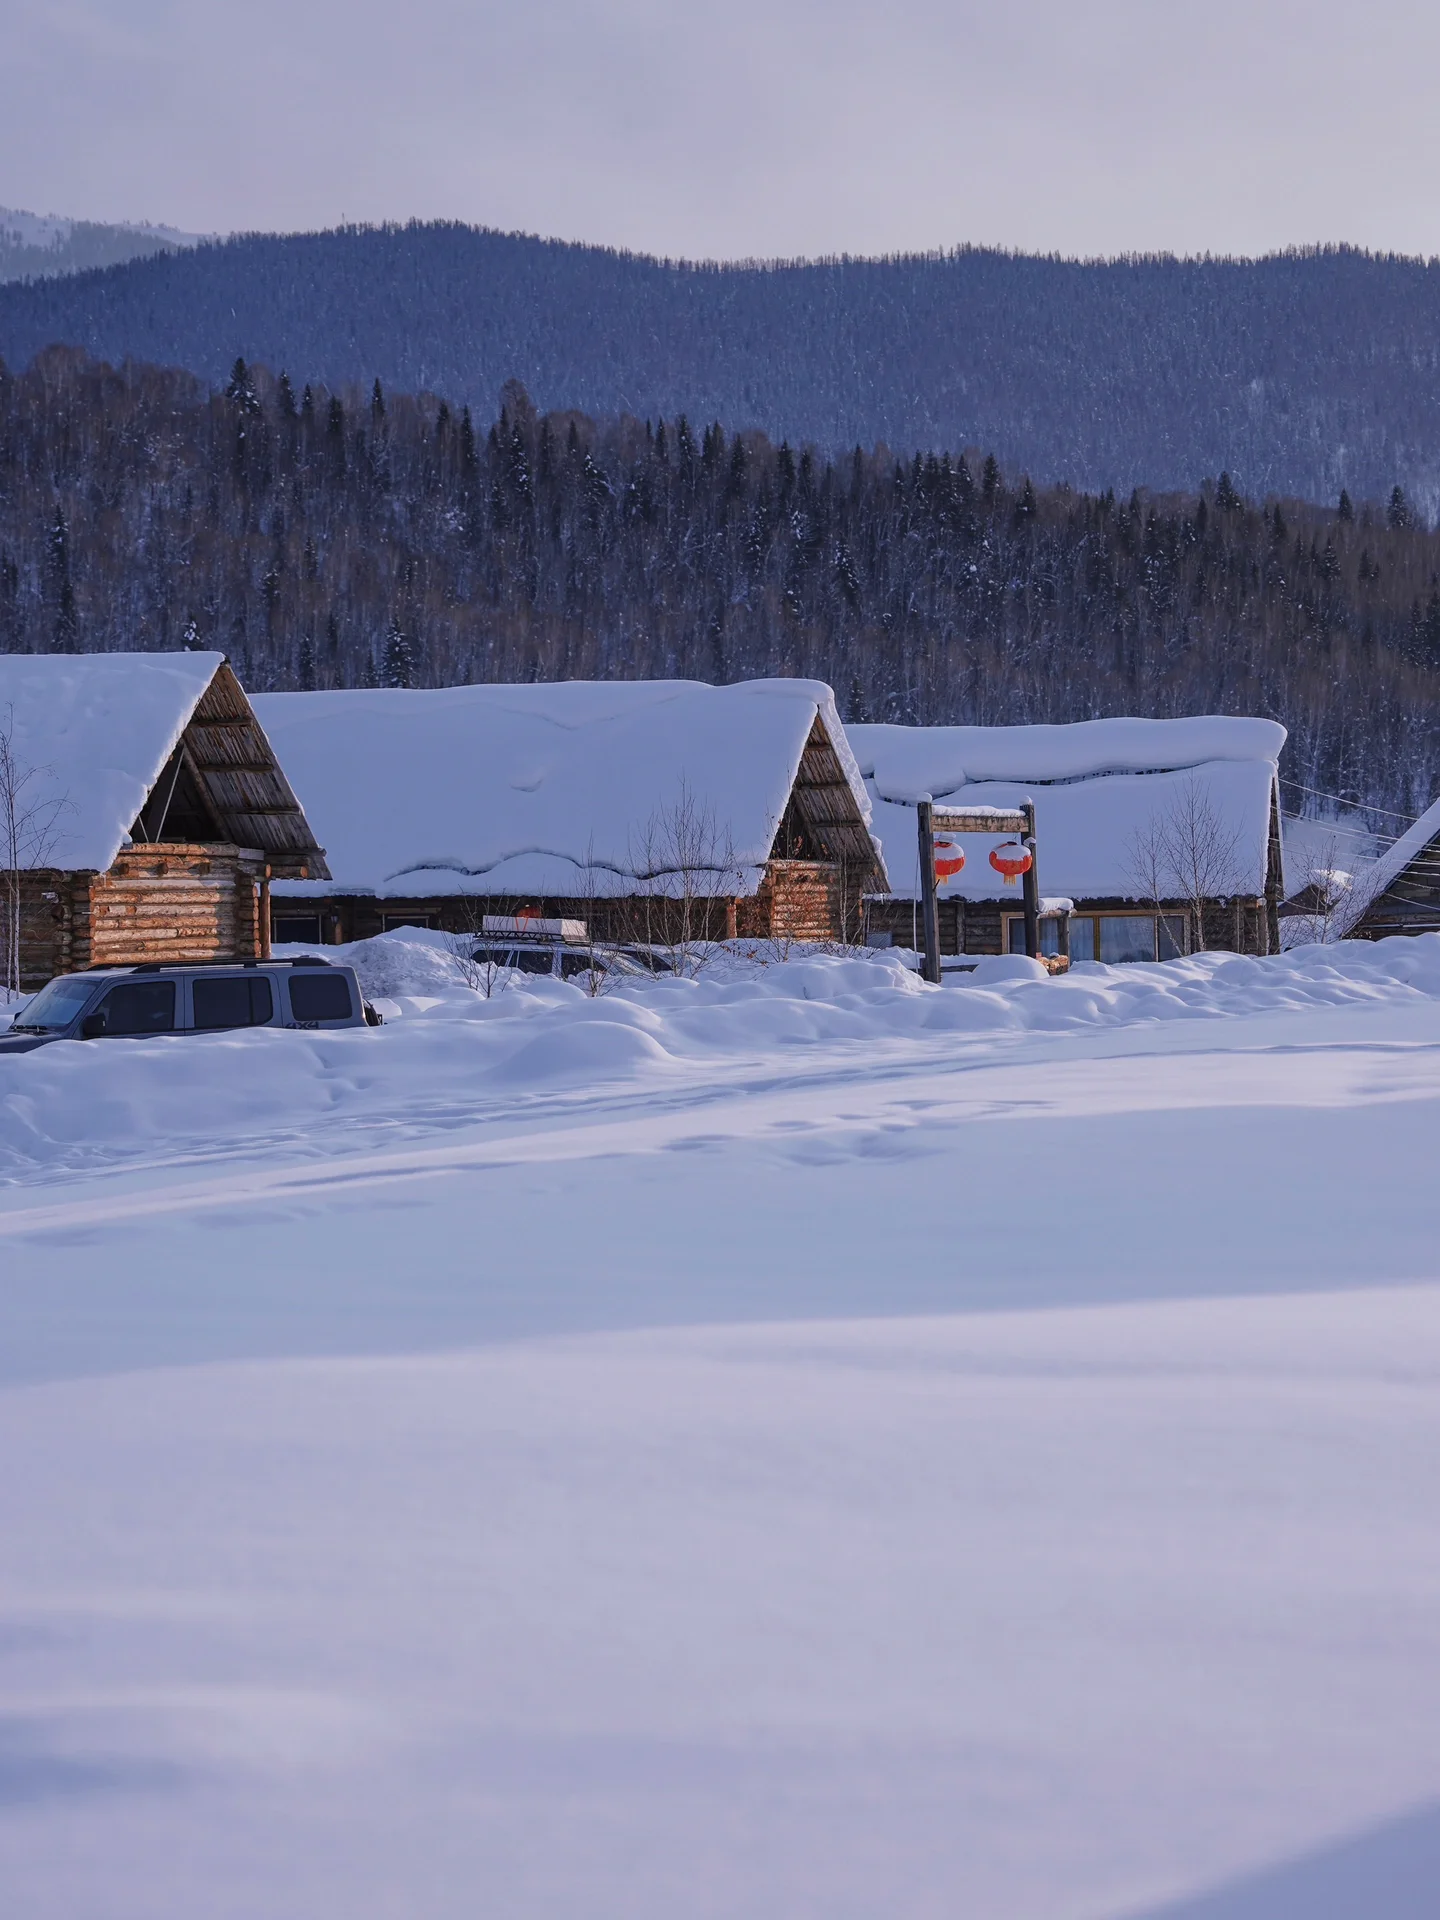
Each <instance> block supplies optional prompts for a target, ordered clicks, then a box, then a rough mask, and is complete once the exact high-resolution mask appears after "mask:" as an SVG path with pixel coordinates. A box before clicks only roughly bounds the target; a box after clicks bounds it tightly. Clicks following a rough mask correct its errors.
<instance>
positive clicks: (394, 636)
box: [382, 620, 415, 687]
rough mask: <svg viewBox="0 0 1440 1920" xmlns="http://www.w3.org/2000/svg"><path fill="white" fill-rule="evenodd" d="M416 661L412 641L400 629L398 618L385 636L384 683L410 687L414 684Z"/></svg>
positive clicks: (388, 685) (389, 685) (391, 624)
mask: <svg viewBox="0 0 1440 1920" xmlns="http://www.w3.org/2000/svg"><path fill="white" fill-rule="evenodd" d="M414 671H415V662H414V658H413V656H412V654H411V650H410V642H409V641H408V640H407V639H406V638H405V635H404V634H403V633H402V632H401V631H400V624H399V622H398V621H396V620H392V621H391V622H390V630H389V632H388V633H387V634H386V636H385V664H384V668H383V675H382V677H383V684H384V685H385V686H387V687H408V686H410V685H412V684H413V679H414Z"/></svg>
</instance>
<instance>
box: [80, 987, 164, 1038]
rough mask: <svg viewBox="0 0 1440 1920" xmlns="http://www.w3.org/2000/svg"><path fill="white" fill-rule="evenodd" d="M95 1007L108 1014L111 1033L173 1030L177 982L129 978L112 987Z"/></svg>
mask: <svg viewBox="0 0 1440 1920" xmlns="http://www.w3.org/2000/svg"><path fill="white" fill-rule="evenodd" d="M95 1011H96V1012H97V1013H103V1014H104V1016H105V1032H106V1034H107V1036H109V1035H121V1036H124V1035H133V1034H137V1033H173V1032H174V1031H175V982H174V981H173V980H127V981H126V982H125V984H124V986H123V987H112V988H111V989H110V991H109V993H107V994H106V996H105V998H104V999H103V1000H102V1001H101V1002H100V1005H99V1006H98V1007H97V1008H96V1009H95Z"/></svg>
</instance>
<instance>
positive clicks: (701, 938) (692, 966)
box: [630, 780, 743, 979]
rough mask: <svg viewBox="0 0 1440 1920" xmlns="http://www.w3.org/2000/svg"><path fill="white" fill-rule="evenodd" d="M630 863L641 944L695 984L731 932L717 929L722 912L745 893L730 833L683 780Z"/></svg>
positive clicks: (638, 842)
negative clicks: (637, 888) (718, 946)
mask: <svg viewBox="0 0 1440 1920" xmlns="http://www.w3.org/2000/svg"><path fill="white" fill-rule="evenodd" d="M630 866H631V870H632V871H633V873H634V875H635V878H636V881H637V883H638V886H639V891H638V893H637V895H636V897H635V905H634V910H633V911H634V928H633V937H634V939H635V941H636V943H637V944H638V945H642V946H645V947H647V948H649V949H650V950H651V951H652V952H658V953H660V954H662V955H663V956H664V958H665V961H666V963H667V964H668V966H669V967H670V969H671V971H672V972H673V973H677V974H679V975H680V976H681V977H682V978H684V979H694V978H695V976H696V975H697V974H698V973H700V972H701V971H702V970H703V969H704V967H705V966H706V965H707V964H708V963H709V961H710V960H711V959H712V958H713V957H714V954H715V951H716V946H717V943H718V942H719V941H722V940H723V939H724V938H725V937H726V933H727V931H728V930H727V928H726V927H725V926H724V925H723V924H722V925H721V926H720V927H719V928H717V927H716V924H715V919H716V912H717V909H718V910H719V911H721V912H722V913H723V912H724V909H725V903H727V902H729V901H731V900H733V899H735V897H736V896H737V895H738V894H739V892H740V890H741V884H742V874H743V865H742V862H741V860H740V858H739V856H738V854H737V853H736V851H735V846H734V842H733V841H732V839H731V837H730V834H729V833H728V831H726V830H725V829H723V828H722V827H721V825H720V822H719V821H718V819H717V818H716V815H715V810H714V808H713V807H711V806H709V805H707V804H706V803H704V802H703V801H701V800H699V799H697V798H696V796H695V794H694V793H693V792H692V791H691V789H690V787H689V785H688V784H687V783H686V782H685V781H683V780H682V781H681V783H680V791H679V793H678V795H677V797H676V799H675V800H674V802H673V803H672V804H671V805H670V806H668V807H664V808H660V809H658V810H657V811H656V812H654V813H652V814H651V815H650V818H649V819H648V820H647V821H646V823H645V825H644V827H643V828H642V830H641V831H640V833H639V835H638V836H637V837H636V839H634V840H632V842H631V845H630Z"/></svg>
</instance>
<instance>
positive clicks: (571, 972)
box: [560, 953, 606, 980]
mask: <svg viewBox="0 0 1440 1920" xmlns="http://www.w3.org/2000/svg"><path fill="white" fill-rule="evenodd" d="M605 970H606V969H605V966H604V964H603V963H602V962H601V961H599V960H592V959H591V957H590V955H589V954H588V953H562V954H561V956H560V978H561V979H562V980H573V979H574V978H575V977H576V975H577V974H581V973H604V972H605Z"/></svg>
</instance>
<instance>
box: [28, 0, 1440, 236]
mask: <svg viewBox="0 0 1440 1920" xmlns="http://www.w3.org/2000/svg"><path fill="white" fill-rule="evenodd" d="M1437 109H1440V7H1436V6H1434V5H1429V6H1426V5H1424V4H1421V3H1420V0H1414V3H1413V4H1409V5H1402V4H1396V0H1363V3H1362V0H1312V4H1309V5H1305V4H1300V3H1299V0H1248V3H1247V0H1185V4H1179V0H1175V3H1174V4H1172V3H1171V0H1091V4H1088V5H1084V4H1080V0H1069V3H1068V4H1067V3H1066V0H1008V4H1007V0H984V4H977V3H976V0H949V4H946V0H732V3H731V4H729V5H724V6H720V5H715V4H697V3H694V0H517V3H516V4H497V3H496V0H391V4H386V5H381V4H376V0H240V4H238V5H237V4H235V0H225V4H223V5H222V4H221V3H220V0H0V205H8V206H18V207H26V208H29V209H31V210H32V211H34V212H39V213H46V212H56V213H66V214H73V215H80V216H84V217H88V218H91V219H98V220H115V219H149V220H154V221H158V222H164V223H167V224H169V225H173V226H179V227H185V228H189V229H192V230H196V231H203V232H216V231H230V230H234V229H240V228H266V229H281V230H288V229H296V228H305V227H315V226H328V225H331V224H333V223H334V222H336V221H338V220H339V219H340V218H341V217H342V216H344V217H346V218H348V219H352V220H384V219H405V218H408V217H410V216H412V215H415V216H419V217H422V218H438V217H445V218H454V219H460V220H467V221H476V222H479V223H482V224H484V225H488V226H498V227H505V228H512V227H513V228H520V229H523V230H526V231H529V232H536V233H542V234H550V235H557V236H560V237H562V238H566V239H579V240H594V241H602V242H607V243H611V244H617V245H622V246H629V247H635V248H640V249H644V250H646V251H652V252H659V253H669V254H684V255H688V256H691V257H695V256H708V257H718V258H736V257H743V256H755V255H759V256H773V255H792V254H811V255H813V254H817V253H827V252H851V253H877V252H887V251H891V250H899V249H907V250H908V249H917V248H929V247H946V246H953V245H955V244H957V243H959V242H962V241H974V242H977V243H986V244H990V243H994V244H1001V245H1007V246H1013V247H1018V248H1023V249H1026V250H1047V251H1048V250H1052V249H1053V250H1055V251H1059V252H1062V253H1066V254H1094V253H1116V252H1122V251H1129V250H1151V249H1157V250H1169V251H1175V252H1182V253H1196V252H1204V251H1206V250H1210V251H1216V252H1220V251H1224V252H1241V253H1257V252H1263V251H1267V250H1269V249H1271V248H1274V247H1279V246H1285V245H1290V244H1304V243H1309V242H1314V241H1321V240H1346V241H1351V242H1354V243H1356V244H1359V245H1366V246H1371V247H1378V248H1395V249H1397V250H1400V251H1404V252H1407V253H1422V254H1427V255H1428V254H1440V110H1437Z"/></svg>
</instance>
